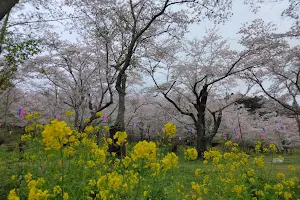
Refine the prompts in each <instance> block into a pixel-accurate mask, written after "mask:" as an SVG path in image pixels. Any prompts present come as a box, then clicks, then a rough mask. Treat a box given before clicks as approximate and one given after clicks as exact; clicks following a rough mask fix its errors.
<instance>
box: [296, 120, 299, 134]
mask: <svg viewBox="0 0 300 200" xmlns="http://www.w3.org/2000/svg"><path fill="white" fill-rule="evenodd" d="M296 122H297V127H298V133H299V136H300V118H299V115H298V116H296Z"/></svg>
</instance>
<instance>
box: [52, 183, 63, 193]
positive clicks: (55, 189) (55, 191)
mask: <svg viewBox="0 0 300 200" xmlns="http://www.w3.org/2000/svg"><path fill="white" fill-rule="evenodd" d="M61 192H62V189H61V187H60V186H59V185H57V186H55V187H54V188H53V193H54V194H56V195H60V194H61Z"/></svg>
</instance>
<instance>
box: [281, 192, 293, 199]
mask: <svg viewBox="0 0 300 200" xmlns="http://www.w3.org/2000/svg"><path fill="white" fill-rule="evenodd" d="M283 197H284V199H285V200H288V199H291V198H292V197H293V195H292V194H291V193H289V192H284V194H283Z"/></svg>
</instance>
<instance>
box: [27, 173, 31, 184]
mask: <svg viewBox="0 0 300 200" xmlns="http://www.w3.org/2000/svg"><path fill="white" fill-rule="evenodd" d="M31 179H32V174H31V173H28V174H26V175H25V180H26V183H29V182H30V181H31Z"/></svg>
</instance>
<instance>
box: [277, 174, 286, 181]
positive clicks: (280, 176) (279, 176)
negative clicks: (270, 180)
mask: <svg viewBox="0 0 300 200" xmlns="http://www.w3.org/2000/svg"><path fill="white" fill-rule="evenodd" d="M277 179H278V180H281V181H283V180H285V175H284V173H277Z"/></svg>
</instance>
